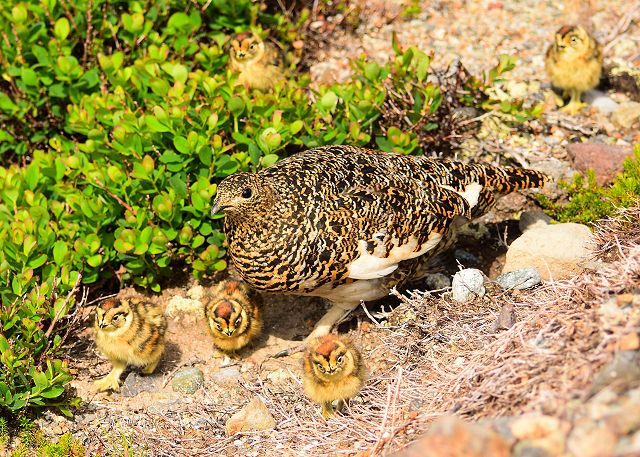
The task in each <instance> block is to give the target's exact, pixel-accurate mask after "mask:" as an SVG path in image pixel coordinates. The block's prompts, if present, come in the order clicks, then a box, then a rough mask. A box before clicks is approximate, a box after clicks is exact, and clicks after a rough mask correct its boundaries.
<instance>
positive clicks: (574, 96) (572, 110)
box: [562, 89, 587, 116]
mask: <svg viewBox="0 0 640 457" xmlns="http://www.w3.org/2000/svg"><path fill="white" fill-rule="evenodd" d="M570 94H571V99H570V100H569V103H567V104H566V106H564V107H562V111H564V112H566V113H568V114H570V115H572V116H573V115H575V114H577V113H578V112H579V111H580V110H581V109H582V108H583V107H585V106H587V104H586V103H582V102H581V101H580V91H579V90H576V89H572V90H571V91H570Z"/></svg>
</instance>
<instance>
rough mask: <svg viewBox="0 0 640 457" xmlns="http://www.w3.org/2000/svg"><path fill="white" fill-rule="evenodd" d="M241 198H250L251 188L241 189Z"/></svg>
mask: <svg viewBox="0 0 640 457" xmlns="http://www.w3.org/2000/svg"><path fill="white" fill-rule="evenodd" d="M242 198H251V189H249V188H247V189H245V190H243V191H242Z"/></svg>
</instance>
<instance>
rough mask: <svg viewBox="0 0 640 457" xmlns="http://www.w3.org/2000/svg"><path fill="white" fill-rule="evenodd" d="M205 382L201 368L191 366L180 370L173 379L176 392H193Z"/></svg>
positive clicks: (172, 385)
mask: <svg viewBox="0 0 640 457" xmlns="http://www.w3.org/2000/svg"><path fill="white" fill-rule="evenodd" d="M203 384H204V375H203V374H202V371H201V370H200V369H199V368H195V367H190V368H185V369H183V370H180V371H178V372H177V373H176V374H175V376H174V377H173V381H171V387H172V388H173V390H174V391H175V392H181V393H184V394H192V393H194V392H195V391H196V390H198V389H199V388H200V387H202V385H203Z"/></svg>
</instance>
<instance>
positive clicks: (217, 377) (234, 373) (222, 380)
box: [211, 366, 242, 385]
mask: <svg viewBox="0 0 640 457" xmlns="http://www.w3.org/2000/svg"><path fill="white" fill-rule="evenodd" d="M241 378H242V375H241V374H240V370H238V367H236V366H232V367H225V368H222V369H220V370H218V371H216V372H215V373H213V374H212V375H211V381H213V382H214V383H216V384H222V385H225V384H226V385H228V384H235V383H237V382H238V380H239V379H241Z"/></svg>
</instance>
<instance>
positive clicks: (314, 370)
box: [303, 334, 367, 419]
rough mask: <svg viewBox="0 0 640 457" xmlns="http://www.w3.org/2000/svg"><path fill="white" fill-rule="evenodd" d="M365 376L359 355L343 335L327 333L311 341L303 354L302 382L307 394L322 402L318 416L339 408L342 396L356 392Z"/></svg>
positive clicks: (342, 404) (345, 396)
mask: <svg viewBox="0 0 640 457" xmlns="http://www.w3.org/2000/svg"><path fill="white" fill-rule="evenodd" d="M366 377H367V370H366V367H365V365H364V362H363V360H362V356H361V355H360V352H359V351H358V349H356V347H355V346H354V345H353V343H352V342H351V341H349V340H348V339H347V338H345V337H341V336H338V335H334V334H329V335H326V336H323V337H322V338H319V339H317V340H315V341H313V342H312V343H311V344H310V345H309V346H308V347H307V350H306V352H305V355H304V380H303V386H304V391H305V393H306V394H307V396H308V397H309V398H310V399H311V400H313V401H315V402H317V403H320V404H321V405H322V416H323V417H324V418H325V419H326V418H328V417H330V416H331V415H333V413H334V410H333V402H334V401H336V400H337V406H336V411H341V410H342V408H343V407H344V402H345V400H348V399H350V398H353V397H354V396H356V395H357V394H358V392H360V389H362V386H363V384H364V381H365V379H366Z"/></svg>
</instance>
